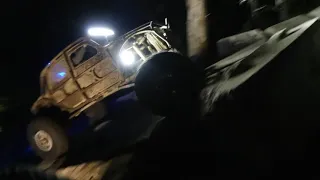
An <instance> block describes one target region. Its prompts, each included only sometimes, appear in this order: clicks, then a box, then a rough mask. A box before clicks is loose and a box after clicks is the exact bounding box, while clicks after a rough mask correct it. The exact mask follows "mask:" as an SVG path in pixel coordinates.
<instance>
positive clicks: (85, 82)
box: [28, 22, 191, 159]
mask: <svg viewBox="0 0 320 180" xmlns="http://www.w3.org/2000/svg"><path fill="white" fill-rule="evenodd" d="M170 34H171V31H170V29H169V25H159V24H155V23H153V22H150V23H147V24H145V25H143V26H141V27H139V28H137V29H134V30H132V31H130V32H128V33H127V34H125V35H123V36H121V37H119V38H116V40H114V41H112V42H109V43H108V44H107V45H101V44H99V43H97V42H96V41H94V40H92V39H90V38H81V39H79V40H77V41H75V42H74V43H72V44H70V45H69V46H68V47H66V48H65V49H64V50H62V51H61V52H60V53H59V54H58V55H57V56H56V57H55V58H53V60H52V61H51V62H50V63H49V64H48V65H47V66H46V67H45V68H44V69H43V70H42V72H41V76H40V85H41V95H40V97H39V98H38V99H37V101H36V102H35V103H34V104H33V106H32V108H31V111H32V112H33V113H34V114H35V116H36V117H35V119H34V120H33V121H32V122H31V123H30V125H29V127H28V140H29V142H30V144H31V146H32V148H33V149H34V150H35V151H36V153H37V154H38V155H39V156H41V157H42V158H44V159H54V158H56V157H57V156H59V155H61V154H62V153H64V152H66V151H67V149H68V138H67V135H66V130H67V127H68V124H69V123H68V122H70V121H69V120H68V119H75V118H76V117H77V116H79V115H80V114H82V113H83V114H85V115H87V116H88V117H90V118H89V119H91V121H97V120H100V119H103V117H105V116H106V114H107V111H108V110H107V109H108V108H107V107H106V105H105V103H102V100H103V101H105V100H106V101H108V100H110V99H115V98H117V97H119V96H121V95H123V94H124V93H123V92H128V91H132V90H133V88H134V86H135V83H136V93H137V95H138V97H139V98H140V99H141V101H142V102H145V103H149V104H150V103H153V102H152V101H153V100H152V99H153V97H152V95H151V94H154V93H155V91H159V92H158V93H156V94H158V95H159V97H164V96H166V95H168V93H169V95H170V94H173V95H176V94H177V92H178V91H177V90H170V91H167V90H164V89H163V87H171V89H172V87H173V86H176V85H177V84H179V85H181V82H182V81H180V80H179V78H180V77H181V76H180V75H179V77H178V79H174V72H173V71H172V70H173V69H174V71H175V72H182V71H184V72H186V73H187V71H188V68H191V66H190V62H188V59H187V58H184V57H183V56H182V55H180V54H179V52H178V50H177V49H175V48H174V47H173V46H172V43H171V37H170ZM153 67H157V68H153ZM159 69H161V70H160V71H159ZM181 70H182V71H181ZM140 74H141V75H140ZM182 74H183V73H182ZM136 79H137V81H135V80H136ZM164 79H173V81H175V82H179V83H171V81H170V82H169V84H168V81H163V80H164ZM173 81H172V82H173ZM185 82H186V81H185ZM145 84H147V86H148V87H149V88H145V87H144V86H145ZM151 91H152V93H151ZM161 94H162V95H161ZM167 99H168V98H167ZM153 104H159V103H158V102H157V103H153ZM162 104H163V103H162ZM162 107H166V106H162ZM162 111H165V110H160V111H159V110H158V112H162Z"/></svg>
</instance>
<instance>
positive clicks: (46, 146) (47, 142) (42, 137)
mask: <svg viewBox="0 0 320 180" xmlns="http://www.w3.org/2000/svg"><path fill="white" fill-rule="evenodd" d="M34 141H35V142H36V145H37V147H38V148H39V149H40V150H42V151H45V152H48V151H50V150H51V149H52V146H53V141H52V138H51V136H50V135H49V134H48V133H47V132H45V131H43V130H40V131H38V132H37V133H36V134H35V135H34Z"/></svg>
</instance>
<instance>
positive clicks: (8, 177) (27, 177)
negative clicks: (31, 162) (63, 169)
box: [0, 166, 68, 180]
mask: <svg viewBox="0 0 320 180" xmlns="http://www.w3.org/2000/svg"><path fill="white" fill-rule="evenodd" d="M0 179H1V180H18V179H19V180H68V179H66V178H61V177H57V176H56V175H55V174H54V173H50V172H45V171H43V170H41V169H39V168H36V167H28V166H17V167H13V168H6V169H3V170H0Z"/></svg>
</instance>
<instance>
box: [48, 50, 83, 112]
mask: <svg viewBox="0 0 320 180" xmlns="http://www.w3.org/2000/svg"><path fill="white" fill-rule="evenodd" d="M71 73H72V72H71V70H70V66H69V65H68V63H67V60H66V57H65V55H64V54H61V55H60V56H59V57H58V58H56V60H55V61H53V62H52V63H51V64H50V66H49V67H48V72H47V76H46V80H47V86H48V89H49V93H50V94H51V96H52V97H53V100H54V102H55V104H57V105H58V106H59V107H61V108H62V109H63V110H67V111H69V112H72V111H74V110H76V109H77V108H79V107H80V106H81V105H83V104H84V103H85V102H86V100H87V98H86V97H85V96H84V94H83V93H82V91H81V90H80V88H79V86H78V85H77V83H76V81H75V79H74V78H73V76H72V74H71Z"/></svg>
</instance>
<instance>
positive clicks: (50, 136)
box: [27, 117, 68, 160]
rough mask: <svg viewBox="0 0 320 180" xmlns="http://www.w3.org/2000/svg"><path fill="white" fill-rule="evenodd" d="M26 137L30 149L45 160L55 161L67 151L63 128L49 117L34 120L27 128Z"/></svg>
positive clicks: (66, 139)
mask: <svg viewBox="0 0 320 180" xmlns="http://www.w3.org/2000/svg"><path fill="white" fill-rule="evenodd" d="M27 137H28V141H29V143H30V145H31V147H32V149H33V150H34V151H35V152H36V154H37V155H39V156H40V157H41V158H42V159H45V160H55V159H56V158H57V157H59V156H60V155H62V154H63V153H65V152H66V151H67V150H68V137H67V135H66V132H65V130H64V128H63V127H62V126H60V125H59V124H57V123H56V122H55V121H54V120H53V119H52V118H49V117H39V118H36V119H34V120H33V121H32V122H31V123H30V124H29V126H28V131H27Z"/></svg>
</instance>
